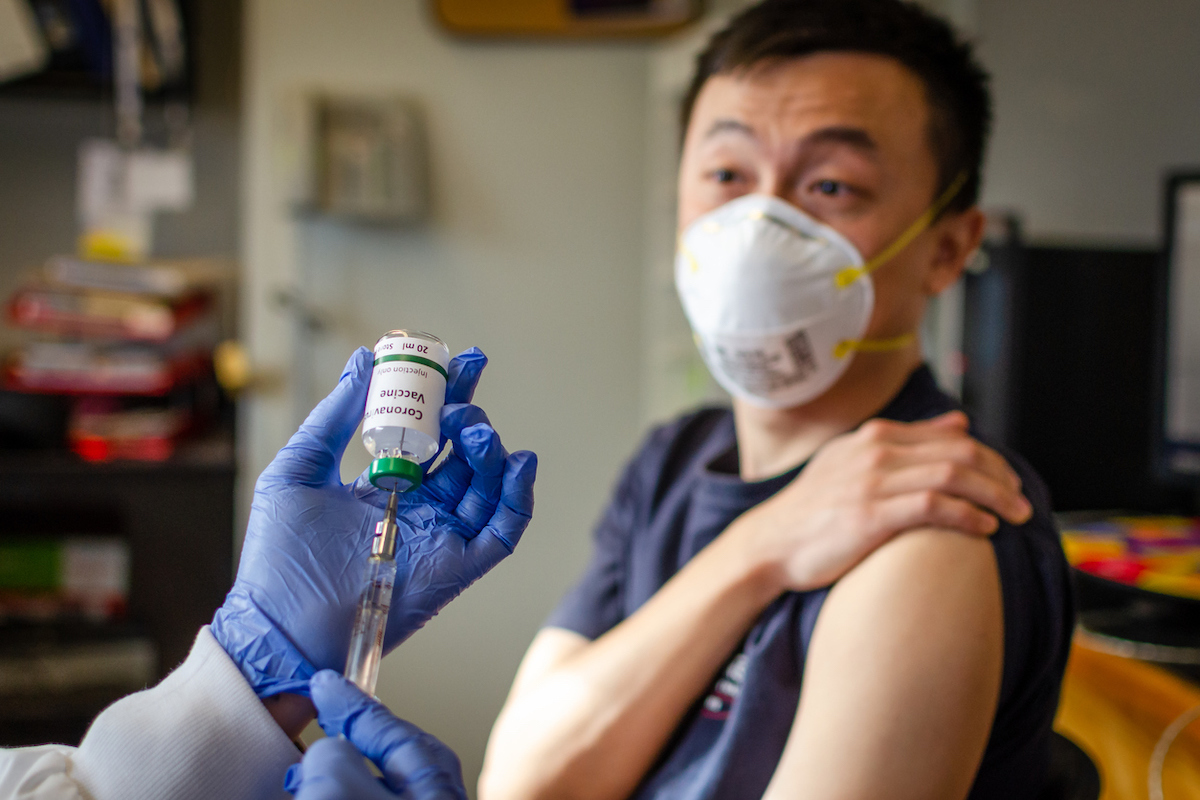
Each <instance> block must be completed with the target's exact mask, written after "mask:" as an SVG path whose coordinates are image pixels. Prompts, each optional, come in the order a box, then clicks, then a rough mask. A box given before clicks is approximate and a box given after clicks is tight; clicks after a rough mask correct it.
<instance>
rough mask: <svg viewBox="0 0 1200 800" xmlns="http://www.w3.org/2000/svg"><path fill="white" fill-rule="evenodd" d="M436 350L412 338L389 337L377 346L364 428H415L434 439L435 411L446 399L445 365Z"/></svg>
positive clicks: (437, 426)
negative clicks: (389, 338)
mask: <svg viewBox="0 0 1200 800" xmlns="http://www.w3.org/2000/svg"><path fill="white" fill-rule="evenodd" d="M438 349H439V348H431V347H429V345H428V343H426V342H423V341H419V340H412V339H391V340H388V341H386V342H381V343H380V344H379V346H377V347H376V349H375V366H374V367H373V368H372V370H371V387H370V389H369V393H368V395H367V409H366V413H364V414H363V430H364V431H366V430H371V429H373V428H385V427H403V428H414V429H416V430H419V431H421V432H422V433H425V434H426V435H428V436H430V437H431V438H432V439H433V440H434V441H437V439H438V436H439V433H440V426H441V423H440V420H439V413H438V412H439V410H440V409H441V407H442V403H443V402H445V398H446V375H445V369H446V365H445V364H443V363H441V362H442V361H443V360H444V359H443V357H442V354H441V353H439V352H436V351H437V350H438ZM431 351H432V352H431Z"/></svg>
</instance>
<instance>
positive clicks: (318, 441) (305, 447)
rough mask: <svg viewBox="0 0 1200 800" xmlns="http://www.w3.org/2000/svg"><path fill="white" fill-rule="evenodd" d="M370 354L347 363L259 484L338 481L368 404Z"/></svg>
mask: <svg viewBox="0 0 1200 800" xmlns="http://www.w3.org/2000/svg"><path fill="white" fill-rule="evenodd" d="M371 358H372V356H371V351H370V350H368V349H367V348H365V347H360V348H358V349H357V350H355V351H354V354H353V355H352V356H350V360H349V361H347V362H346V368H345V369H344V370H343V371H342V377H341V378H340V379H339V380H338V384H337V386H335V387H334V388H333V391H332V392H330V393H329V396H328V397H326V398H325V399H324V400H322V401H321V402H320V403H318V404H317V407H316V408H314V409H313V410H312V412H311V413H309V415H308V418H307V419H306V420H304V423H303V424H302V425H301V426H300V430H298V431H296V433H295V434H294V435H293V436H292V438H291V439H290V440H289V441H288V443H287V444H286V445H284V446H283V449H282V450H280V451H279V453H278V454H276V456H275V459H274V460H273V461H272V462H271V463H270V464H269V465H267V468H266V469H265V470H263V473H262V475H261V476H259V479H258V480H259V485H260V486H264V485H271V484H276V483H283V482H295V483H303V484H308V485H316V486H320V485H325V484H327V483H330V482H332V481H339V482H340V480H341V478H340V473H339V464H340V463H341V460H342V453H343V452H345V450H346V445H347V444H348V443H349V442H350V439H351V438H352V437H353V436H354V432H355V431H356V430H357V429H358V423H359V422H360V421H361V420H362V415H363V410H364V409H365V408H366V405H367V386H368V384H369V383H370V380H371Z"/></svg>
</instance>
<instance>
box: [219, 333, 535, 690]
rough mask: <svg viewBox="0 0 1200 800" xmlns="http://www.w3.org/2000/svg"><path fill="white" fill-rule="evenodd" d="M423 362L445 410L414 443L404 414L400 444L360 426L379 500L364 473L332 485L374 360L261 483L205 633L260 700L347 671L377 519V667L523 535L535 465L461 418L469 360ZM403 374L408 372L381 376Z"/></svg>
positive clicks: (466, 403) (361, 356)
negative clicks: (387, 590) (390, 581)
mask: <svg viewBox="0 0 1200 800" xmlns="http://www.w3.org/2000/svg"><path fill="white" fill-rule="evenodd" d="M384 338H385V341H386V340H387V337H384ZM402 338H410V339H411V338H413V337H402ZM435 341H436V340H435ZM444 347H445V346H444V345H442V348H443V350H442V352H443V353H444V352H445V350H444ZM430 349H431V350H434V349H435V348H430ZM388 354H390V353H388ZM385 355H387V354H385ZM431 360H433V361H435V362H436V363H438V364H439V365H441V366H443V369H444V370H445V374H444V375H442V374H440V373H437V370H433V369H432V368H431V367H429V368H428V369H429V371H430V372H432V373H435V374H436V377H437V379H438V380H439V381H444V389H443V390H442V391H443V392H444V397H445V405H444V406H442V408H441V412H440V414H439V413H438V410H437V408H436V407H435V408H434V409H433V410H432V412H429V413H425V412H422V413H421V417H422V418H421V419H420V420H415V421H416V422H420V423H422V424H424V425H425V426H426V427H423V428H421V429H420V430H419V431H417V432H418V433H422V436H417V435H416V434H415V433H414V430H413V427H412V422H414V420H413V419H412V417H413V416H415V415H414V414H409V415H407V416H406V417H405V419H406V421H405V423H404V426H402V427H403V431H402V432H398V431H390V430H386V429H387V428H389V427H393V426H387V425H385V426H380V425H378V424H375V423H376V418H377V417H378V415H372V418H371V419H368V420H367V423H366V426H365V427H366V429H367V431H369V432H373V433H372V444H373V445H379V446H381V447H386V448H388V452H387V454H386V455H385V456H384V457H383V458H382V459H380V460H379V461H377V462H376V463H375V464H374V465H373V467H374V477H375V480H376V481H377V482H379V486H376V485H374V484H373V483H372V481H371V477H372V471H371V470H368V471H367V472H365V473H364V474H363V475H361V476H360V477H359V478H358V479H357V480H355V481H353V482H351V483H348V484H343V483H342V481H341V474H340V470H341V466H340V464H341V457H342V453H343V452H344V450H345V448H346V446H347V445H348V444H349V442H350V440H351V439H353V438H354V434H355V433H356V431H357V428H358V424H359V422H360V421H361V420H362V419H363V415H364V410H365V409H366V406H367V397H368V384H369V381H370V379H371V374H372V371H373V366H375V365H374V363H373V362H374V361H375V355H374V354H373V353H372V352H371V351H370V350H367V349H366V348H359V349H358V351H356V352H355V353H354V355H353V356H351V358H350V361H349V362H348V363H347V364H346V368H345V370H344V372H343V374H342V377H341V380H340V381H339V382H338V385H337V386H336V387H335V388H334V390H333V391H332V392H331V393H330V395H329V396H328V397H326V398H325V400H323V401H322V402H321V403H320V404H319V405H318V406H317V407H316V408H315V409H313V411H312V413H311V414H309V416H308V419H307V420H305V422H304V424H303V425H301V426H300V430H299V431H297V433H296V434H295V435H294V436H293V437H292V439H291V441H289V442H288V444H287V445H286V446H284V448H283V449H282V450H280V451H279V454H278V455H277V456H276V457H275V460H274V461H272V462H271V464H270V465H269V466H268V467H267V468H266V469H265V470H264V471H263V473H262V475H261V476H260V477H259V479H258V482H257V484H256V485H255V492H254V503H253V506H252V508H251V513H250V522H249V525H248V526H247V529H246V541H245V545H244V546H243V548H242V557H241V561H240V563H239V565H238V576H237V580H236V581H235V583H234V587H233V589H232V590H231V591H230V592H229V594H228V596H227V597H226V598H225V602H224V604H223V605H222V606H221V608H220V609H218V611H217V614H216V616H215V617H214V619H213V624H212V629H211V630H212V633H213V636H214V637H215V638H216V639H217V641H218V642H219V643H220V644H221V645H222V647H223V649H224V650H225V651H226V652H227V653H228V654H229V655H230V657H231V658H232V659H233V661H234V662H235V663H236V664H237V665H238V667H239V669H240V670H241V672H242V674H243V675H244V676H245V677H246V679H247V680H248V681H249V683H250V685H251V687H252V688H253V689H254V690H255V692H256V693H257V694H258V696H259V697H263V698H266V697H271V696H273V695H277V694H299V695H303V696H307V695H308V693H309V679H310V678H311V677H312V675H313V674H315V673H316V672H317V671H318V670H321V669H337V670H340V669H343V667H344V666H345V665H346V663H347V653H348V651H349V645H350V639H351V636H350V634H351V630H352V628H353V627H354V619H355V615H356V610H357V608H358V606H359V605H360V604H361V600H362V596H363V588H364V587H363V572H364V567H365V566H366V565H367V563H368V561H369V560H370V559H371V550H372V544H373V541H374V537H373V533H374V531H375V529H376V527H377V523H378V522H379V520H380V516H381V512H382V511H383V510H384V509H385V508H386V507H387V506H388V505H390V504H394V510H393V511H390V512H387V518H388V519H389V520H394V521H395V525H394V527H393V528H392V529H393V530H394V531H395V536H394V542H395V544H394V551H393V552H394V554H395V555H394V560H393V562H392V566H393V568H394V569H395V590H394V595H393V596H392V598H391V603H390V608H389V613H388V614H387V619H386V622H385V621H384V620H383V619H380V620H379V621H380V628H379V630H378V631H377V632H376V633H375V634H374V636H375V637H380V634H382V636H381V646H380V648H379V654H380V655H385V654H386V653H387V652H389V651H390V650H391V649H392V648H394V647H395V646H396V645H398V644H400V642H402V641H403V640H404V639H406V638H407V637H408V636H409V635H411V634H412V633H413V632H414V631H415V630H417V629H418V628H420V627H421V626H422V625H424V624H425V622H426V621H427V620H428V619H429V618H430V617H432V616H433V615H434V614H436V613H437V612H438V611H439V610H441V608H442V607H443V606H445V605H446V604H447V603H449V602H450V601H451V600H452V599H454V598H455V597H456V596H457V595H458V594H459V593H460V592H461V591H462V590H463V589H465V588H466V587H467V586H469V585H470V584H471V583H473V582H474V581H475V580H477V579H478V578H480V577H481V576H482V575H484V574H485V573H486V572H487V571H488V570H490V569H491V568H492V567H493V566H495V565H496V564H498V563H499V562H500V561H501V560H502V559H503V558H505V557H506V556H508V555H509V554H510V553H511V552H512V551H513V548H514V547H516V545H517V543H518V542H519V541H520V538H521V534H522V533H523V532H524V530H525V527H526V525H528V524H529V518H530V515H531V514H532V512H533V482H534V478H535V475H536V472H537V457H536V456H535V455H534V454H533V453H531V452H529V451H518V452H515V453H512V454H511V455H510V454H509V453H508V452H507V451H506V450H505V448H504V447H503V445H502V444H501V443H500V437H499V436H498V435H497V433H496V431H495V430H493V429H492V427H491V424H490V423H489V421H488V418H487V415H486V414H484V412H483V410H482V409H480V408H479V407H478V406H474V405H471V404H470V401H471V397H472V395H473V394H474V391H475V386H476V384H477V383H478V381H479V377H480V374H481V373H482V372H483V368H484V366H485V365H486V364H487V358H486V357H485V356H484V355H483V353H482V352H480V351H479V350H477V349H475V348H471V349H470V350H467V351H466V352H464V353H461V354H459V355H457V356H455V357H454V358H451V359H448V360H445V359H443V360H442V361H437V360H436V359H431ZM403 363H410V364H411V363H419V362H403V361H388V362H383V364H403ZM425 366H427V365H425ZM439 385H440V384H439ZM387 399H388V400H392V399H394V398H393V397H392V396H388V398H387ZM438 399H439V401H440V399H441V398H438ZM425 401H426V402H428V401H429V397H428V396H426V398H425ZM390 405H399V404H398V403H397V404H390ZM381 427H382V428H384V429H385V430H383V431H378V429H379V428H381ZM392 435H400V436H401V438H399V439H394V440H393V439H389V438H388V437H389V436H392ZM446 442H449V443H450V447H449V448H448V454H447V456H446V458H445V459H443V461H442V463H441V464H440V465H439V466H438V468H437V469H435V470H433V471H432V472H429V473H428V474H423V472H422V468H421V466H420V465H419V464H418V463H417V461H416V459H420V458H422V457H424V458H425V459H426V461H427V462H428V459H431V458H432V457H433V455H434V454H436V453H437V452H438V451H439V450H440V447H441V446H442V445H443V444H444V443H446ZM422 443H423V444H424V447H425V448H426V449H425V450H419V449H418V446H419V445H421V444H422ZM397 451H398V452H399V455H394V454H393V453H395V452H397ZM406 453H407V455H405V454H406ZM374 454H375V452H374V448H373V447H372V455H374ZM389 461H390V462H391V463H380V462H389ZM400 462H405V463H400ZM406 464H407V466H406ZM426 467H428V463H426ZM385 473H389V474H385ZM389 475H390V480H391V481H392V482H388V481H389ZM405 481H408V482H409V484H410V485H407V486H406V484H405V483H404V482H405ZM418 484H419V485H418ZM381 487H382V488H381ZM393 487H394V488H395V489H396V490H397V491H395V492H393V491H392V488H393ZM405 488H407V491H405ZM380 544H381V545H382V544H384V543H383V542H381V543H380ZM391 548H392V546H391V545H389V547H388V549H391ZM372 603H377V601H372ZM384 605H387V603H386V602H385V603H384Z"/></svg>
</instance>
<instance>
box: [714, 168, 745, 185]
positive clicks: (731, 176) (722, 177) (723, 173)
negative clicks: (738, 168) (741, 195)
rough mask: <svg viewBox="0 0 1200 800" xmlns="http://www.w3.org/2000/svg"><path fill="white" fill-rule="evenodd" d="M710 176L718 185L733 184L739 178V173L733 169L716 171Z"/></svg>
mask: <svg viewBox="0 0 1200 800" xmlns="http://www.w3.org/2000/svg"><path fill="white" fill-rule="evenodd" d="M709 176H710V177H711V178H712V179H713V180H714V181H716V182H717V183H733V182H734V181H736V180H737V177H738V175H737V173H736V172H734V171H733V170H731V169H714V170H713V171H712V172H710V173H709Z"/></svg>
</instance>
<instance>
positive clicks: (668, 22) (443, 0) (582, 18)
mask: <svg viewBox="0 0 1200 800" xmlns="http://www.w3.org/2000/svg"><path fill="white" fill-rule="evenodd" d="M431 4H432V10H433V14H434V16H435V18H436V19H437V20H438V22H439V24H441V26H442V27H443V28H444V29H445V30H447V31H448V32H450V33H452V34H454V35H456V36H461V37H468V38H567V39H571V38H575V39H589V38H591V39H596V38H637V37H655V36H666V35H669V34H671V33H674V32H676V31H678V30H680V29H681V28H684V27H686V26H687V25H689V24H690V23H692V22H694V21H695V20H697V19H699V17H700V16H701V14H702V13H703V12H704V3H703V0H505V2H502V3H501V2H496V0H431Z"/></svg>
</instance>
